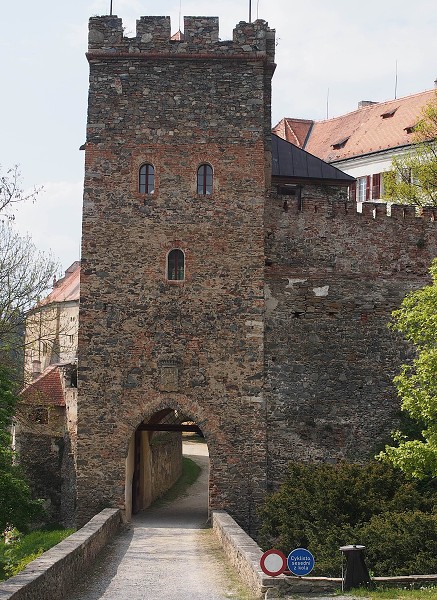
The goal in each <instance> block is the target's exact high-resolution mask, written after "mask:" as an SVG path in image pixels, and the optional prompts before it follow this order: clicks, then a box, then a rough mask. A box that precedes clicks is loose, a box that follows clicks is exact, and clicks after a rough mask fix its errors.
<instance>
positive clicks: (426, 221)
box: [265, 187, 437, 485]
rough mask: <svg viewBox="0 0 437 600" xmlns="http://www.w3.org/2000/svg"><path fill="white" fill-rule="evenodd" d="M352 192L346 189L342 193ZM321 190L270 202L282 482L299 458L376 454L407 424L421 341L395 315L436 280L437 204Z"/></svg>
mask: <svg viewBox="0 0 437 600" xmlns="http://www.w3.org/2000/svg"><path fill="white" fill-rule="evenodd" d="M340 197H341V196H340ZM338 198H339V197H338V196H337V197H335V196H332V193H331V194H330V193H328V192H327V190H324V189H321V188H311V187H306V188H304V191H303V195H302V210H300V211H299V210H298V200H297V199H290V198H289V197H288V198H287V200H288V206H285V205H284V198H281V197H278V196H276V194H273V195H272V197H271V198H270V200H269V201H268V203H267V206H266V311H267V315H266V337H265V360H266V377H267V379H266V399H267V411H268V418H267V419H268V423H267V427H268V440H269V441H268V448H269V451H268V460H269V468H268V472H269V481H270V484H271V485H274V484H275V482H277V481H279V480H280V479H282V478H283V477H284V475H285V472H286V465H287V463H288V462H289V461H314V460H315V461H319V460H323V461H337V460H340V459H347V460H357V459H364V458H368V457H370V456H373V455H374V454H375V452H376V451H377V450H378V449H381V446H382V445H383V443H384V442H385V441H387V440H388V438H389V434H390V431H391V430H392V429H393V426H394V425H395V424H396V421H397V417H398V414H399V400H398V399H397V397H396V394H395V390H394V388H393V385H392V379H393V377H394V375H395V374H396V373H397V372H398V371H399V366H400V364H401V363H402V362H403V361H405V360H406V359H407V358H409V357H411V349H409V348H408V347H407V345H406V344H405V343H404V342H403V341H402V340H401V338H400V336H398V335H395V334H394V333H393V332H390V331H389V330H388V328H387V322H388V320H389V318H390V313H391V311H392V310H393V309H395V308H397V307H398V306H399V304H400V303H401V301H402V299H403V297H404V296H405V294H406V293H407V292H409V291H410V290H413V289H417V288H419V287H421V286H423V285H425V284H426V283H429V281H430V278H429V274H428V268H429V266H430V263H431V260H432V259H433V258H434V257H435V256H437V235H436V233H437V223H436V221H435V217H436V216H437V215H436V211H433V210H432V209H426V210H424V212H423V215H422V216H420V217H416V216H415V211H414V208H413V207H400V206H393V207H392V215H391V217H390V216H387V214H386V205H382V204H376V205H373V204H365V205H363V213H362V214H360V213H357V212H356V210H355V206H348V205H347V203H345V202H344V200H343V201H341V199H340V200H339V199H338Z"/></svg>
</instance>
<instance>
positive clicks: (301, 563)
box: [287, 548, 314, 577]
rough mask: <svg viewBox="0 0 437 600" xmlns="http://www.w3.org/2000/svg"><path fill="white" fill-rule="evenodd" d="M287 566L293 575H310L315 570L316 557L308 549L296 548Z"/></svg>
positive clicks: (289, 557) (288, 559)
mask: <svg viewBox="0 0 437 600" xmlns="http://www.w3.org/2000/svg"><path fill="white" fill-rule="evenodd" d="M287 566H288V570H289V571H291V573H293V575H297V576H298V577H302V576H303V575H308V573H311V571H312V570H313V569H314V556H313V555H312V554H311V552H310V551H309V550H307V549H306V548H296V549H295V550H293V551H292V552H290V554H289V555H288V558H287Z"/></svg>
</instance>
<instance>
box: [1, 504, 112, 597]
mask: <svg viewBox="0 0 437 600" xmlns="http://www.w3.org/2000/svg"><path fill="white" fill-rule="evenodd" d="M120 525H121V511H120V510H119V509H115V508H105V509H104V510H102V511H101V512H100V513H98V514H97V515H96V516H95V517H93V518H92V519H91V520H90V521H88V523H87V524H86V525H84V527H82V529H79V531H76V532H75V533H73V534H72V535H70V536H69V537H68V538H65V540H63V541H62V542H60V543H59V544H57V545H56V546H53V548H50V550H47V552H44V554H42V555H41V556H40V557H39V558H37V559H35V560H33V561H32V562H31V563H29V564H28V565H27V567H26V568H25V569H24V570H23V571H21V573H18V575H15V577H11V578H10V579H8V580H6V581H5V582H3V583H0V600H9V599H11V600H42V599H44V600H59V598H62V597H63V596H64V595H65V594H66V592H67V591H68V590H69V589H70V587H71V585H72V583H73V582H74V580H75V579H77V577H78V575H79V574H80V573H81V572H82V571H83V570H84V569H85V568H86V567H88V566H89V565H90V563H91V562H92V561H93V560H94V559H95V558H96V556H97V554H98V553H99V552H100V550H102V548H103V547H104V546H105V545H106V544H107V543H108V541H109V540H110V539H111V538H112V537H113V536H114V534H115V533H116V532H117V531H118V529H119V527H120Z"/></svg>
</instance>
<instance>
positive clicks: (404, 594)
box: [348, 586, 437, 600]
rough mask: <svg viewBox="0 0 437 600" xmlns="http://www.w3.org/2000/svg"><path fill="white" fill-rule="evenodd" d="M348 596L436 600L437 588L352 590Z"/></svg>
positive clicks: (373, 598)
mask: <svg viewBox="0 0 437 600" xmlns="http://www.w3.org/2000/svg"><path fill="white" fill-rule="evenodd" d="M348 594H350V595H351V596H353V597H356V598H370V600H436V599H437V587H436V586H430V587H422V588H421V589H418V590H404V589H395V588H392V589H388V588H386V589H384V588H377V589H376V590H365V589H358V590H351V591H350V592H348Z"/></svg>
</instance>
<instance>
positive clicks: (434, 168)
mask: <svg viewBox="0 0 437 600" xmlns="http://www.w3.org/2000/svg"><path fill="white" fill-rule="evenodd" d="M413 142H414V144H415V145H414V146H413V149H412V150H411V151H410V152H408V153H407V154H405V155H402V156H398V157H395V158H394V159H393V161H392V169H391V171H388V172H387V173H384V190H385V192H384V196H385V198H386V199H387V200H389V201H392V202H396V203H399V204H416V205H417V206H427V205H436V204H437V93H436V95H435V98H434V99H433V100H432V101H431V102H430V103H429V104H428V105H427V106H426V107H425V108H424V109H423V111H422V114H421V118H420V120H419V122H418V123H417V125H416V126H415V127H414V135H413Z"/></svg>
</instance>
